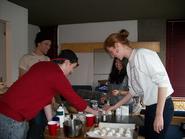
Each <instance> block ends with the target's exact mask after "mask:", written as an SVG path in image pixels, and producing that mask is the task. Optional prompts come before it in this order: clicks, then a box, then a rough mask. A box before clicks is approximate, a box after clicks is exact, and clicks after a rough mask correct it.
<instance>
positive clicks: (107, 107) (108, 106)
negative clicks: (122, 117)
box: [103, 104, 111, 111]
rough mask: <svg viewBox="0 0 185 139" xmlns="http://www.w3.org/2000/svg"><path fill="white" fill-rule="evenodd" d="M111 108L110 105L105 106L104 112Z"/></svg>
mask: <svg viewBox="0 0 185 139" xmlns="http://www.w3.org/2000/svg"><path fill="white" fill-rule="evenodd" d="M110 107H111V106H110V105H107V104H106V105H104V107H103V110H105V111H107V109H109V108H110Z"/></svg>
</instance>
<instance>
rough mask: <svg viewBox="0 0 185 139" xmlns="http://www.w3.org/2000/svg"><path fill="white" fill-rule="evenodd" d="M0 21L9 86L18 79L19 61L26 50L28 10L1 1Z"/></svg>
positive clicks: (3, 0) (4, 0)
mask: <svg viewBox="0 0 185 139" xmlns="http://www.w3.org/2000/svg"><path fill="white" fill-rule="evenodd" d="M0 19H1V20H3V21H5V23H6V67H7V85H8V86H9V85H11V84H12V83H13V82H14V81H15V80H16V79H17V78H18V63H19V59H20V58H21V56H22V55H23V54H25V53H26V52H27V50H28V10H27V9H25V8H23V7H20V6H18V5H16V4H13V3H11V2H9V1H6V0H1V1H0Z"/></svg>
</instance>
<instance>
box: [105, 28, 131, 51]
mask: <svg viewBox="0 0 185 139" xmlns="http://www.w3.org/2000/svg"><path fill="white" fill-rule="evenodd" d="M128 35H129V32H128V31H127V30H125V29H122V30H121V31H120V32H119V33H112V34H110V35H109V36H108V37H107V38H106V39H105V41H104V49H105V51H107V48H110V47H115V46H114V44H115V43H117V42H119V43H122V44H126V45H129V40H128V39H127V37H128Z"/></svg>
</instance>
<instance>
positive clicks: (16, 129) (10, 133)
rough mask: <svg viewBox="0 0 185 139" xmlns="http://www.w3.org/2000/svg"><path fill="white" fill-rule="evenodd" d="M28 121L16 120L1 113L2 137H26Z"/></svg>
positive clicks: (0, 137)
mask: <svg viewBox="0 0 185 139" xmlns="http://www.w3.org/2000/svg"><path fill="white" fill-rule="evenodd" d="M28 128H29V126H28V123H27V122H26V121H24V122H18V121H15V120H13V119H11V118H9V117H7V116H5V115H3V114H0V139H26V136H27V131H28Z"/></svg>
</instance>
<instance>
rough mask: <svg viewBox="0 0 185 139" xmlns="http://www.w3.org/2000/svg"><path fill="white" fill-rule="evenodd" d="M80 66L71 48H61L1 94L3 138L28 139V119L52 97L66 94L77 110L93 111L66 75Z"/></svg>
mask: <svg viewBox="0 0 185 139" xmlns="http://www.w3.org/2000/svg"><path fill="white" fill-rule="evenodd" d="M77 66H78V57H77V56H76V54H75V53H74V52H73V51H71V50H69V49H65V50H62V51H61V53H60V55H59V57H58V58H57V59H55V60H53V61H51V62H50V61H43V62H38V63H36V64H34V65H33V66H32V67H31V68H30V69H29V71H28V72H27V73H25V74H24V75H23V76H22V77H21V78H19V79H18V80H17V81H16V82H15V83H14V84H13V85H12V86H11V87H10V88H9V89H8V91H7V92H6V93H5V94H4V95H3V96H2V97H0V137H1V139H7V138H8V139H25V138H26V134H27V130H28V123H27V121H28V120H30V119H32V118H33V117H34V116H35V115H36V114H37V113H38V112H39V111H40V110H41V109H43V107H44V106H46V105H48V104H51V101H52V98H53V97H54V96H55V95H57V94H59V95H61V96H63V97H64V98H65V99H66V100H67V101H68V102H69V103H70V104H71V105H72V106H74V107H75V108H76V109H77V110H78V111H86V112H89V113H92V114H94V115H97V114H98V111H96V110H93V109H91V108H90V107H89V106H88V105H87V102H86V101H85V100H83V99H82V98H81V97H80V96H78V95H77V93H76V92H75V91H74V90H73V89H72V86H71V84H70V82H69V81H68V79H67V76H68V75H70V74H71V73H72V72H73V70H74V69H75V68H76V67H77Z"/></svg>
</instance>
